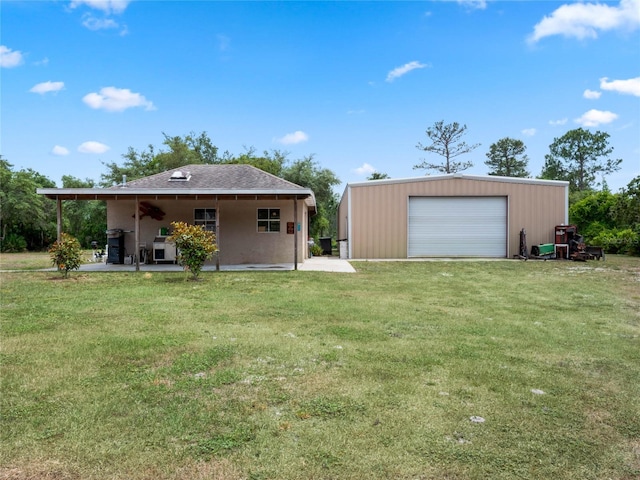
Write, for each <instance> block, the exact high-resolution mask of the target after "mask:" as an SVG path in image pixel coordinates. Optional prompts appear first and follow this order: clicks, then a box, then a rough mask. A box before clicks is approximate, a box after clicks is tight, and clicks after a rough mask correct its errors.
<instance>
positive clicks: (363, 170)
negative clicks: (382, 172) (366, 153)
mask: <svg viewBox="0 0 640 480" xmlns="http://www.w3.org/2000/svg"><path fill="white" fill-rule="evenodd" d="M353 171H354V172H355V173H357V174H358V175H371V174H372V173H374V172H375V171H376V169H375V167H373V166H371V165H369V164H368V163H363V164H362V166H360V167H358V168H356V169H354V170H353Z"/></svg>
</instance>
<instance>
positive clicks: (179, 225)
mask: <svg viewBox="0 0 640 480" xmlns="http://www.w3.org/2000/svg"><path fill="white" fill-rule="evenodd" d="M171 226H172V227H173V233H172V234H171V237H169V238H168V240H169V241H171V242H173V243H175V244H176V248H177V249H178V251H179V254H178V259H179V261H180V263H181V264H182V266H183V267H184V269H185V270H189V271H190V272H191V273H192V275H193V277H192V279H193V280H196V279H197V278H198V275H200V272H201V271H202V266H203V265H204V262H206V261H207V260H208V259H210V258H211V257H212V256H213V254H214V253H215V252H217V251H218V246H217V245H216V236H215V234H214V233H213V232H210V231H208V230H205V229H204V227H203V226H202V225H189V224H188V223H185V222H172V223H171Z"/></svg>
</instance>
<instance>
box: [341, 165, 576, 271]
mask: <svg viewBox="0 0 640 480" xmlns="http://www.w3.org/2000/svg"><path fill="white" fill-rule="evenodd" d="M514 180H515V179H512V180H510V181H497V180H495V179H490V180H484V179H482V180H479V179H470V178H464V177H463V178H453V177H447V178H443V179H433V180H429V179H427V180H423V179H417V180H413V181H411V180H406V181H396V182H393V181H391V182H389V181H381V182H370V183H366V184H356V185H351V186H348V187H347V190H346V191H345V195H343V197H342V200H341V203H340V207H339V209H338V212H339V213H338V214H339V219H338V224H339V238H347V237H348V239H349V244H350V252H351V258H407V231H408V225H407V222H408V218H407V217H408V215H407V208H408V199H409V197H411V196H445V197H447V196H448V197H456V196H504V197H507V207H508V225H507V230H508V237H509V238H508V242H507V245H508V248H509V252H508V254H507V256H509V257H511V256H513V255H515V254H517V253H518V250H519V243H520V235H519V234H520V230H521V229H522V228H524V229H525V230H526V231H527V245H528V247H529V252H530V251H531V245H538V244H541V243H553V240H554V227H555V226H556V225H560V224H562V223H564V222H566V221H567V187H566V185H565V184H564V183H560V182H557V183H554V182H549V183H542V182H535V183H532V182H522V183H520V182H515V181H514ZM349 210H350V215H349Z"/></svg>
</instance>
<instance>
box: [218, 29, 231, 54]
mask: <svg viewBox="0 0 640 480" xmlns="http://www.w3.org/2000/svg"><path fill="white" fill-rule="evenodd" d="M216 38H217V39H218V48H219V49H220V51H221V52H226V51H227V50H229V46H230V45H231V39H230V38H229V37H227V36H226V35H223V34H221V33H219V34H218V35H216Z"/></svg>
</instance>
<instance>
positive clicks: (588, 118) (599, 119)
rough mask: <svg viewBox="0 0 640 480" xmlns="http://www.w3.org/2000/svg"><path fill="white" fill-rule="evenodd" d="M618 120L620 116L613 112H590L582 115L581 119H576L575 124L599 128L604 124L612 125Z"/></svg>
mask: <svg viewBox="0 0 640 480" xmlns="http://www.w3.org/2000/svg"><path fill="white" fill-rule="evenodd" d="M616 118H618V115H617V114H615V113H613V112H607V111H602V110H589V111H588V112H586V113H584V114H582V116H581V117H580V118H576V119H575V122H576V123H578V124H580V125H582V126H584V127H597V126H598V125H601V124H603V123H611V122H613V121H614V120H615V119H616Z"/></svg>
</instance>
